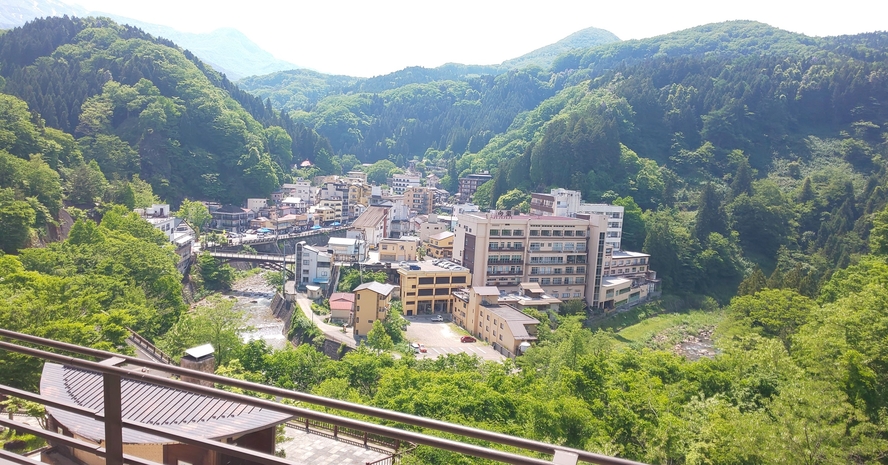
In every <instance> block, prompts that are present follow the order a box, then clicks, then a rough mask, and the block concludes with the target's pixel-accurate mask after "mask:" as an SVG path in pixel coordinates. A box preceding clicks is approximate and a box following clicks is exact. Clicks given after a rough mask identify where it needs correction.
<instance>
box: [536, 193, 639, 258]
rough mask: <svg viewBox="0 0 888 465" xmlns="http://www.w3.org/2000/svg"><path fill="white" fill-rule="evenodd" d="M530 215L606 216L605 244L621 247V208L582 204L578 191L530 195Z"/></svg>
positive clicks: (601, 204) (599, 204) (618, 248)
mask: <svg viewBox="0 0 888 465" xmlns="http://www.w3.org/2000/svg"><path fill="white" fill-rule="evenodd" d="M530 214H531V215H540V216H566V217H571V218H573V217H576V216H577V215H579V214H584V215H602V216H606V217H607V218H608V220H607V232H606V234H605V242H606V243H607V244H608V245H610V246H611V247H613V248H614V249H616V250H620V248H621V246H622V242H621V237H622V235H623V207H621V206H619V205H608V204H603V203H583V199H582V195H581V193H580V191H572V190H568V189H552V190H551V191H549V193H548V194H544V193H534V194H531V197H530Z"/></svg>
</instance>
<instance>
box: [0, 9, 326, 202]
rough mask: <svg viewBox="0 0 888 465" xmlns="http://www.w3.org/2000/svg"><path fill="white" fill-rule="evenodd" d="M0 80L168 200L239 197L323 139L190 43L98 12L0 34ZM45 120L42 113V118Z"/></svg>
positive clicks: (269, 186) (51, 122) (263, 188)
mask: <svg viewBox="0 0 888 465" xmlns="http://www.w3.org/2000/svg"><path fill="white" fill-rule="evenodd" d="M0 75H2V77H3V78H4V80H5V84H4V86H3V88H2V90H3V92H6V93H9V94H12V95H16V96H18V97H20V98H21V99H23V100H25V101H26V102H27V103H28V106H29V108H30V111H32V112H34V113H35V114H38V115H39V116H40V118H42V121H45V124H46V125H47V126H50V127H55V128H58V129H61V130H62V131H64V132H67V133H69V134H73V135H74V136H75V137H77V145H78V147H79V148H80V149H81V151H82V153H83V157H84V159H85V161H86V162H90V161H96V162H97V163H98V166H99V167H101V170H102V172H103V173H104V175H105V176H106V177H107V178H109V179H130V178H131V177H132V176H133V175H136V174H138V175H140V176H141V179H143V180H145V181H148V182H149V183H150V184H151V185H152V186H153V187H154V191H155V193H157V194H158V195H160V196H161V197H162V198H165V199H167V200H168V201H171V202H174V203H175V202H177V201H178V200H180V199H182V198H184V197H193V198H202V199H216V200H219V201H226V202H229V201H233V202H240V201H241V200H242V199H243V198H245V197H248V196H260V197H261V196H265V195H268V193H270V192H271V191H272V190H273V189H275V188H276V187H277V186H279V185H280V182H281V181H284V180H286V179H288V176H289V171H290V164H291V162H292V160H293V158H294V157H296V158H297V159H304V158H311V159H314V158H315V157H316V155H317V154H318V153H319V151H325V152H327V153H329V152H331V150H330V148H329V144H328V143H327V142H326V141H325V140H324V139H323V138H320V137H318V136H317V134H315V133H314V132H313V131H312V130H310V129H307V128H305V127H304V126H302V125H300V124H298V123H294V122H293V121H291V120H290V119H289V118H288V116H287V115H280V114H278V113H276V112H275V111H274V110H272V109H271V108H270V107H268V106H266V105H265V104H263V103H262V102H261V101H260V100H258V99H257V98H256V97H253V96H251V95H249V94H247V93H245V92H243V91H240V90H239V89H238V88H237V87H236V86H235V85H233V84H232V83H231V82H230V81H228V80H227V79H226V78H224V76H221V75H219V74H218V73H216V72H215V71H214V70H212V69H211V68H210V67H209V66H207V65H205V64H203V63H202V62H200V61H199V60H198V59H197V58H196V57H195V56H194V55H193V54H191V53H190V52H185V51H182V50H181V49H179V48H178V47H177V46H176V45H175V44H173V43H172V42H169V41H167V40H165V39H157V38H154V37H152V36H150V35H148V34H146V33H144V32H143V31H141V30H139V29H136V28H133V27H130V26H120V25H118V24H116V23H114V22H113V21H110V20H108V19H104V18H86V19H81V18H68V17H64V18H47V19H42V20H37V21H33V22H31V23H28V24H26V25H25V26H23V27H21V28H16V29H14V30H12V31H10V32H8V33H6V34H4V35H3V36H0ZM41 124H42V123H41Z"/></svg>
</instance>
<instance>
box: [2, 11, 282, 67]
mask: <svg viewBox="0 0 888 465" xmlns="http://www.w3.org/2000/svg"><path fill="white" fill-rule="evenodd" d="M0 4H2V8H0V29H12V28H14V27H20V26H23V25H24V24H25V23H27V22H28V21H31V20H34V19H37V18H42V17H52V16H63V15H68V16H76V17H86V16H104V17H107V18H111V19H113V20H114V21H115V22H117V23H119V24H129V25H131V26H135V27H138V28H140V29H142V30H143V31H145V32H147V33H149V34H151V35H154V36H156V37H163V38H166V39H168V40H170V41H172V42H174V43H176V44H177V45H179V46H181V47H182V48H184V49H187V50H190V51H191V52H192V53H194V54H195V55H197V56H199V57H200V58H201V60H202V61H204V62H205V63H208V64H210V65H211V66H212V67H213V68H215V69H216V70H217V71H219V72H221V73H225V74H226V75H227V76H228V78H229V79H232V80H237V79H240V78H242V77H245V76H250V75H254V74H267V73H272V72H275V71H280V70H285V69H295V68H299V66H298V65H295V64H293V63H289V62H287V61H284V60H279V59H277V58H275V57H274V56H273V55H272V54H271V53H269V52H267V51H265V50H263V49H262V48H261V47H259V46H258V45H256V43H254V42H253V41H251V40H250V39H249V38H248V37H247V36H246V35H244V34H243V33H241V32H240V31H238V30H236V29H232V28H222V29H217V30H214V31H211V32H207V33H188V32H182V31H179V30H176V29H174V28H171V27H168V26H162V25H159V24H152V23H147V22H144V21H139V20H138V19H133V18H127V17H124V16H120V15H114V14H110V13H103V12H97V11H88V10H86V9H84V8H82V7H80V6H78V5H70V4H67V3H64V2H59V1H57V0H3V1H2V2H0Z"/></svg>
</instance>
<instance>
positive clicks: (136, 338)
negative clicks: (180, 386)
mask: <svg viewBox="0 0 888 465" xmlns="http://www.w3.org/2000/svg"><path fill="white" fill-rule="evenodd" d="M126 329H127V330H128V331H129V332H130V337H129V339H130V340H131V341H133V344H136V345H138V346H140V347H142V349H143V350H145V351H151V355H152V356H153V357H157V358H158V359H160V361H162V362H164V363H166V364H172V363H173V359H172V357H170V356H169V355H167V354H166V353H164V351H162V350H160V349H158V348H157V346H155V345H154V344H152V343H151V341H149V340H148V339H145V338H144V337H142V335H141V334H139V333H137V332H135V331H133V330H132V329H130V328H126Z"/></svg>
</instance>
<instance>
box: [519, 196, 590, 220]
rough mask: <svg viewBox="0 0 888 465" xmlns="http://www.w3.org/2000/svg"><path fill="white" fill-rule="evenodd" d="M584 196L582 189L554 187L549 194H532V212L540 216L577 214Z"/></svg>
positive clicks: (572, 215)
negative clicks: (573, 189)
mask: <svg viewBox="0 0 888 465" xmlns="http://www.w3.org/2000/svg"><path fill="white" fill-rule="evenodd" d="M581 203H583V197H582V194H581V193H580V191H572V190H567V189H552V190H551V191H550V192H549V193H548V194H543V193H539V192H535V193H533V194H531V196H530V214H531V215H540V216H568V217H574V216H577V212H579V209H580V204H581Z"/></svg>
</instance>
